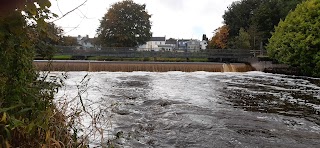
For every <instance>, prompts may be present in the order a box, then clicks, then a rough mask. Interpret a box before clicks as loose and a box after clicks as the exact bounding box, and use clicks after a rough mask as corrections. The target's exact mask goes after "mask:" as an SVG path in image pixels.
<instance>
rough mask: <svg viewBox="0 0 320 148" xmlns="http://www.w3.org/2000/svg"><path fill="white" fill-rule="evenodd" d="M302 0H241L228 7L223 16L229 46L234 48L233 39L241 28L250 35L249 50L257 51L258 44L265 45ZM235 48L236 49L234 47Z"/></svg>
mask: <svg viewBox="0 0 320 148" xmlns="http://www.w3.org/2000/svg"><path fill="white" fill-rule="evenodd" d="M302 1H304V0H290V1H289V0H241V1H236V2H233V3H232V4H231V6H230V7H228V10H227V11H226V12H225V14H224V15H223V19H224V23H225V24H226V25H228V26H229V29H230V32H229V38H228V40H229V42H231V43H229V45H231V46H235V45H234V43H232V42H235V40H236V39H235V38H236V37H237V36H239V31H240V29H241V28H243V29H244V30H245V31H246V32H248V33H249V35H250V38H251V39H250V44H251V45H250V46H251V49H257V48H258V47H259V46H260V42H263V43H266V42H267V40H268V39H269V38H270V37H271V32H273V31H274V26H276V25H277V24H278V23H279V21H280V20H281V19H284V18H285V17H286V16H287V14H288V13H289V11H290V10H292V9H294V8H295V7H296V5H297V4H299V3H301V2H302ZM234 48H237V47H234Z"/></svg>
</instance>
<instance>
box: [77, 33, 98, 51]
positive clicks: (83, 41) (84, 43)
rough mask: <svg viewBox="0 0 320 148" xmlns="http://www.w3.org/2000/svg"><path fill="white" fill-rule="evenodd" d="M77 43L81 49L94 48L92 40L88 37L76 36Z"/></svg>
mask: <svg viewBox="0 0 320 148" xmlns="http://www.w3.org/2000/svg"><path fill="white" fill-rule="evenodd" d="M77 42H78V44H79V45H80V48H82V49H90V48H94V47H95V46H94V38H89V36H88V35H86V36H85V37H81V35H78V37H77Z"/></svg>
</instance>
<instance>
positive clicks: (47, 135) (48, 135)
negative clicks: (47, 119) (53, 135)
mask: <svg viewBox="0 0 320 148" xmlns="http://www.w3.org/2000/svg"><path fill="white" fill-rule="evenodd" d="M49 139H50V131H47V132H46V141H49Z"/></svg>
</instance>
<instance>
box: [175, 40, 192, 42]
mask: <svg viewBox="0 0 320 148" xmlns="http://www.w3.org/2000/svg"><path fill="white" fill-rule="evenodd" d="M188 41H190V39H182V40H178V42H188Z"/></svg>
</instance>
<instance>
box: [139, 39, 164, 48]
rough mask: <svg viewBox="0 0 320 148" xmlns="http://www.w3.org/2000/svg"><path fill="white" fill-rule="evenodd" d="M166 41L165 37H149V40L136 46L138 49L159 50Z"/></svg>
mask: <svg viewBox="0 0 320 148" xmlns="http://www.w3.org/2000/svg"><path fill="white" fill-rule="evenodd" d="M165 43H166V37H151V38H150V40H149V41H148V42H147V43H146V44H144V45H141V46H139V47H138V51H160V50H161V49H162V48H163V45H165Z"/></svg>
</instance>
